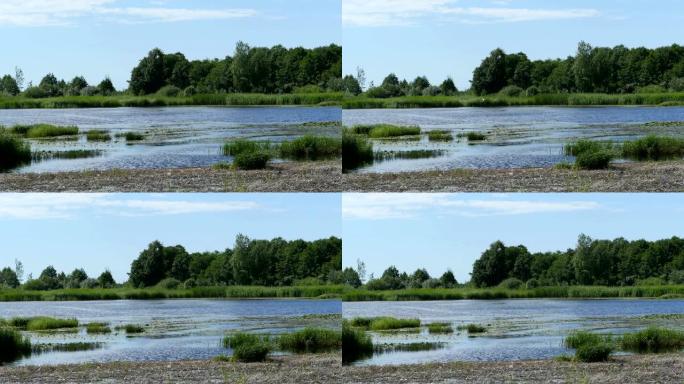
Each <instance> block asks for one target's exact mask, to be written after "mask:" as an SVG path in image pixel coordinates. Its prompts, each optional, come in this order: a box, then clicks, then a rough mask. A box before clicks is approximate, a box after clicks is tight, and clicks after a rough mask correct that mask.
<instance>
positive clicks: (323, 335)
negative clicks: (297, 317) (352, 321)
mask: <svg viewBox="0 0 684 384" xmlns="http://www.w3.org/2000/svg"><path fill="white" fill-rule="evenodd" d="M341 343H342V335H341V334H340V332H339V331H333V330H330V329H323V328H304V329H302V330H300V331H297V332H294V333H290V334H286V335H282V336H280V337H279V338H278V345H279V347H280V349H282V350H284V351H291V352H297V353H302V352H307V353H317V352H326V351H333V350H337V349H339V348H340V347H341Z"/></svg>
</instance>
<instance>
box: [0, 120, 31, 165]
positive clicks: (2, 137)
mask: <svg viewBox="0 0 684 384" xmlns="http://www.w3.org/2000/svg"><path fill="white" fill-rule="evenodd" d="M30 162H31V146H30V145H29V144H28V143H26V142H25V141H24V140H22V139H21V138H19V137H14V136H12V135H10V134H8V133H6V132H5V131H4V130H3V129H0V171H5V170H8V169H12V168H15V167H18V166H20V165H23V164H29V163H30Z"/></svg>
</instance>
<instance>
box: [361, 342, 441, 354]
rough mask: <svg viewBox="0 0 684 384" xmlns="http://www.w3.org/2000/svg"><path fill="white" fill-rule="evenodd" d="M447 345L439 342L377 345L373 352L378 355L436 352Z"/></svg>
mask: <svg viewBox="0 0 684 384" xmlns="http://www.w3.org/2000/svg"><path fill="white" fill-rule="evenodd" d="M445 346H446V343H438V342H429V341H422V342H415V343H392V344H376V345H375V346H374V347H373V351H374V352H376V353H386V352H420V351H434V350H437V349H442V348H444V347H445Z"/></svg>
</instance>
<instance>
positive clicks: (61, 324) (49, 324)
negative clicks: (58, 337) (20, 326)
mask: <svg viewBox="0 0 684 384" xmlns="http://www.w3.org/2000/svg"><path fill="white" fill-rule="evenodd" d="M76 327H78V320H76V319H57V318H54V317H47V316H39V317H33V318H30V319H29V320H28V322H26V330H27V331H45V330H51V329H62V328H76Z"/></svg>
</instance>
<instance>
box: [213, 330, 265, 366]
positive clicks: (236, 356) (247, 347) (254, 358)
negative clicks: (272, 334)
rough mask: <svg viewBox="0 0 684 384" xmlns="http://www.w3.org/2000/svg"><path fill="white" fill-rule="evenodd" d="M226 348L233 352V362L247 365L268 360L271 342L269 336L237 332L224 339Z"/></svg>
mask: <svg viewBox="0 0 684 384" xmlns="http://www.w3.org/2000/svg"><path fill="white" fill-rule="evenodd" d="M223 346H224V348H231V349H232V350H233V360H234V361H241V362H245V363H251V362H258V361H264V360H266V357H267V356H268V354H269V353H270V352H271V340H270V338H269V337H268V336H264V335H257V334H253V333H245V332H236V333H233V334H231V335H227V336H225V337H224V338H223Z"/></svg>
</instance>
